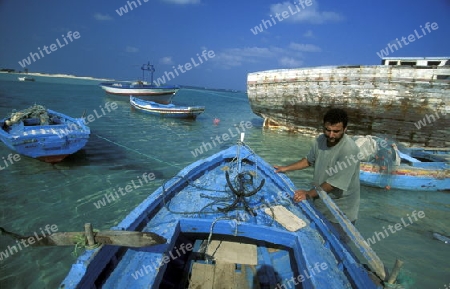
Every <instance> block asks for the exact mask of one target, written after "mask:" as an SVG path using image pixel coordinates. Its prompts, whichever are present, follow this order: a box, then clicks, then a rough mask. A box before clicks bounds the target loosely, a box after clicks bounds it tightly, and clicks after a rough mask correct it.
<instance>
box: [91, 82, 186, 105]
mask: <svg viewBox="0 0 450 289" xmlns="http://www.w3.org/2000/svg"><path fill="white" fill-rule="evenodd" d="M99 85H100V87H101V88H102V89H104V90H105V91H106V92H107V93H109V94H115V95H121V96H127V97H128V96H130V95H134V96H139V97H140V98H143V99H145V100H150V101H154V102H158V103H163V104H168V103H170V102H171V101H172V98H173V96H174V95H175V94H176V93H177V91H178V90H179V87H178V86H173V85H166V86H156V85H153V84H149V83H146V82H142V81H138V82H132V83H127V82H103V83H100V84H99Z"/></svg>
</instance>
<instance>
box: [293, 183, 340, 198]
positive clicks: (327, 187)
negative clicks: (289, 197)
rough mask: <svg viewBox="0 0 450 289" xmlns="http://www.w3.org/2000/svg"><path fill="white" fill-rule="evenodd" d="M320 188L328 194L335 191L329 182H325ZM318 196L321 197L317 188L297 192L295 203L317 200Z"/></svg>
mask: <svg viewBox="0 0 450 289" xmlns="http://www.w3.org/2000/svg"><path fill="white" fill-rule="evenodd" d="M320 187H321V188H322V189H323V190H324V191H325V192H327V193H329V192H331V191H332V190H333V189H334V187H333V186H332V185H330V184H329V183H327V182H324V183H323V184H321V185H320ZM318 196H319V194H318V193H317V191H316V189H315V188H312V189H311V190H309V191H305V190H296V191H295V194H294V201H295V202H300V201H303V200H306V199H307V198H312V199H314V198H317V197H318Z"/></svg>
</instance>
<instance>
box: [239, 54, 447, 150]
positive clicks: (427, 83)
mask: <svg viewBox="0 0 450 289" xmlns="http://www.w3.org/2000/svg"><path fill="white" fill-rule="evenodd" d="M399 63H400V62H399ZM247 92H248V98H249V101H250V105H251V108H252V110H253V112H254V113H255V114H257V115H259V116H261V117H263V118H264V119H265V126H266V127H281V128H283V129H288V130H292V131H299V132H303V133H311V134H317V133H319V132H321V130H322V118H323V115H324V113H325V112H326V111H327V110H328V109H329V108H331V107H339V108H343V109H345V110H346V111H347V112H348V114H349V118H350V120H349V122H350V123H349V133H350V134H355V135H356V134H359V135H378V136H387V137H391V138H393V139H395V140H396V141H399V142H402V143H405V144H407V145H411V146H425V147H449V146H450V141H449V138H450V129H449V127H450V118H449V116H448V115H447V114H448V113H449V112H450V66H448V62H447V66H422V67H421V66H401V65H398V66H394V65H392V64H390V65H376V66H329V67H317V68H301V69H281V70H269V71H262V72H254V73H249V74H248V78H247Z"/></svg>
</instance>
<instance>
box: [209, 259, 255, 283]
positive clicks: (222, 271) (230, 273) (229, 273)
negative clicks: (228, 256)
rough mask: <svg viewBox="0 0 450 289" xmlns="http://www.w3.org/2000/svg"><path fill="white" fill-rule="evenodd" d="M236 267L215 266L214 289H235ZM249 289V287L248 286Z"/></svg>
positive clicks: (228, 264) (224, 264)
mask: <svg viewBox="0 0 450 289" xmlns="http://www.w3.org/2000/svg"><path fill="white" fill-rule="evenodd" d="M235 268H236V265H235V264H230V263H216V265H215V266H214V285H213V288H214V289H216V288H217V289H230V288H235V286H236V280H235V272H236V270H235ZM247 287H248V286H247Z"/></svg>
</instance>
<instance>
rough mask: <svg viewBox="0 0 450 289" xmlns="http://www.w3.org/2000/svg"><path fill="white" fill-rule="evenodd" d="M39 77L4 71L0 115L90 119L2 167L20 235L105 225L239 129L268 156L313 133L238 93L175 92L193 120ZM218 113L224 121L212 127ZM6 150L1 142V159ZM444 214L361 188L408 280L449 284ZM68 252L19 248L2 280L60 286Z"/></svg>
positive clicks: (0, 218) (4, 201)
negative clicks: (200, 109) (46, 155)
mask: <svg viewBox="0 0 450 289" xmlns="http://www.w3.org/2000/svg"><path fill="white" fill-rule="evenodd" d="M36 80H37V81H36V82H34V83H32V82H19V81H17V75H8V74H0V116H1V117H4V116H7V115H8V114H9V113H10V112H11V111H12V110H13V109H23V108H27V107H29V106H30V105H32V104H35V103H36V104H42V105H44V106H46V107H48V108H51V109H53V110H56V111H60V112H63V113H66V114H68V115H70V116H73V117H78V116H81V115H83V113H85V115H89V114H94V115H96V119H95V120H94V121H92V122H91V123H90V124H89V126H90V128H91V137H90V140H89V142H88V144H87V145H86V147H85V148H84V149H83V150H82V151H80V152H78V153H76V154H75V155H73V156H71V157H68V158H67V159H66V160H65V161H63V162H61V163H59V164H56V165H51V164H46V163H43V162H39V161H36V160H33V159H29V158H25V157H22V158H21V159H20V160H19V161H17V162H14V163H13V164H9V166H8V167H6V168H5V169H3V170H0V226H2V227H4V228H5V229H7V230H9V231H13V232H16V233H19V234H22V235H33V234H34V232H36V233H38V234H40V233H41V230H43V231H44V232H45V227H46V225H47V228H50V226H52V225H55V226H57V229H58V231H59V232H64V231H83V230H84V224H85V223H87V222H90V223H92V224H93V226H94V228H96V229H100V230H102V229H103V230H104V229H109V228H110V227H112V226H114V225H116V224H117V223H118V222H119V221H120V220H121V219H123V218H124V217H125V216H126V215H127V214H128V212H129V211H130V210H132V209H133V208H134V207H135V206H136V205H138V204H139V203H140V202H141V201H142V200H143V199H144V198H145V197H146V196H147V195H148V194H150V193H151V192H153V191H154V190H155V189H156V188H157V187H158V186H160V185H161V184H162V183H163V182H164V181H165V180H167V179H168V178H171V177H172V176H173V175H175V174H176V173H177V172H178V171H179V170H180V169H182V168H183V167H184V166H186V165H187V164H190V163H192V162H193V161H195V160H197V159H199V158H201V157H206V156H209V155H211V154H213V153H215V152H217V151H219V150H221V149H223V148H226V147H228V146H230V145H232V144H234V143H236V141H237V139H238V132H241V131H244V128H245V133H246V137H245V140H246V143H247V144H248V145H249V146H250V147H251V148H252V149H253V150H254V151H255V152H256V153H258V154H259V155H260V156H262V157H263V158H265V159H266V160H267V161H268V162H269V163H273V164H287V163H290V162H293V161H296V160H298V159H299V158H300V157H302V156H303V155H305V154H306V153H307V151H308V149H309V146H310V144H311V141H312V139H311V138H309V137H304V136H299V135H296V134H290V133H287V132H277V131H266V130H263V129H262V121H261V119H260V118H259V117H257V116H256V115H254V114H253V113H252V111H251V110H250V106H249V104H248V100H247V97H246V95H245V94H244V93H231V92H216V91H207V90H187V89H182V90H180V91H179V92H178V94H177V95H176V97H175V99H174V102H175V103H177V104H180V105H203V106H205V107H206V110H205V113H203V114H201V115H200V116H199V117H198V118H197V120H195V121H189V120H173V119H162V118H156V117H154V116H150V115H146V114H142V113H139V112H136V111H132V110H131V109H130V105H129V102H128V99H127V98H121V97H112V96H108V95H106V94H105V93H104V92H103V91H102V90H101V89H100V88H99V87H98V86H97V83H98V82H96V81H87V80H73V79H53V78H44V77H36ZM107 102H109V103H112V102H115V103H117V109H116V110H112V111H111V112H107V110H105V107H106V104H107ZM102 108H103V111H104V112H105V113H103V111H102ZM95 110H96V112H97V113H96V114H95V112H94V111H95ZM214 118H218V119H220V122H219V123H218V124H217V125H215V124H214ZM240 124H242V125H240ZM225 135H227V136H225ZM200 150H202V152H200ZM10 153H11V151H9V150H8V149H7V148H6V147H5V146H4V145H3V144H0V165H2V166H3V167H4V163H3V160H4V159H3V158H5V159H6V158H7V156H8V154H10ZM196 154H197V156H195V155H196ZM143 174H147V175H148V174H152V175H154V177H155V179H154V180H152V181H149V182H147V183H145V184H143V185H142V186H140V187H137V188H133V190H132V191H131V192H129V193H127V194H126V195H124V196H121V197H120V198H119V199H116V200H111V202H110V203H107V204H105V205H99V204H100V203H98V202H99V201H100V200H102V199H103V198H104V196H105V194H110V193H111V192H114V190H115V191H118V190H119V189H120V188H125V187H126V185H129V184H131V183H132V182H133V181H134V182H135V183H137V181H138V180H139V179H142V175H143ZM289 176H290V177H291V178H292V179H293V181H294V183H295V184H296V185H297V187H299V188H300V187H308V186H309V183H310V180H311V170H306V171H300V172H292V173H289ZM96 204H97V206H96ZM97 207H98V208H97ZM414 210H415V211H416V212H419V211H423V215H421V216H423V217H422V218H420V217H416V219H414V217H413V211H414ZM449 213H450V194H448V193H442V192H430V193H423V192H407V191H396V190H390V191H385V190H380V189H374V188H367V187H363V188H362V200H361V211H360V219H359V220H358V223H357V227H358V228H359V230H360V231H361V233H362V235H363V236H364V238H371V237H374V236H375V237H376V236H378V239H379V240H378V239H375V241H376V242H375V244H373V245H372V247H373V248H374V249H375V251H376V252H377V253H378V255H379V256H380V258H381V259H382V260H383V262H384V263H385V265H386V266H387V267H388V268H389V269H391V268H392V266H393V264H394V262H395V259H396V258H399V259H401V260H402V261H404V266H403V270H402V273H401V276H400V277H401V278H402V279H403V280H404V281H403V282H404V284H405V287H406V288H445V287H444V286H445V285H448V284H449V283H450V263H449V260H450V244H444V243H442V242H440V241H437V240H434V239H433V238H432V233H433V232H439V233H441V234H446V235H450V222H449ZM396 223H400V229H399V230H396V231H395V232H394V233H391V232H390V231H389V230H388V226H389V225H391V226H394V225H395V224H396ZM41 228H42V229H41ZM53 228H55V227H53ZM397 228H398V227H397ZM385 229H386V230H387V233H388V234H386V232H385V231H384V230H385ZM382 233H384V236H381V234H382ZM376 234H377V235H376ZM14 245H16V242H15V241H14V240H13V239H11V238H9V237H8V236H0V252H2V251H3V252H5V251H7V250H8V246H10V248H11V246H14ZM73 251H74V247H26V248H25V247H24V248H22V249H21V250H18V252H15V251H13V254H10V255H9V256H8V257H5V256H3V260H1V261H0V288H2V289H3V288H57V287H58V286H59V284H60V282H61V281H62V280H63V279H64V277H65V275H66V274H67V272H68V271H69V269H70V267H71V264H72V263H73V262H74V261H75V260H76V258H75V257H74V256H73V255H72V252H73Z"/></svg>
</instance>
